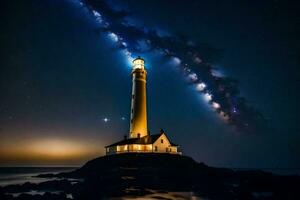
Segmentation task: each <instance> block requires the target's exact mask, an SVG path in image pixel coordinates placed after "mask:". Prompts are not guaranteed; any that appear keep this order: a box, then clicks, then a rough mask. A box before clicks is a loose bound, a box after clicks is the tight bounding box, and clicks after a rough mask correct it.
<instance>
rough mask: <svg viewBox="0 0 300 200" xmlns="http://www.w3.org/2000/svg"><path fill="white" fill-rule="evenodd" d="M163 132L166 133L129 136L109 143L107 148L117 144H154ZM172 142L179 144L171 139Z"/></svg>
mask: <svg viewBox="0 0 300 200" xmlns="http://www.w3.org/2000/svg"><path fill="white" fill-rule="evenodd" d="M162 134H164V133H159V134H155V135H147V136H144V137H140V138H128V139H124V140H121V141H119V142H116V143H113V144H111V145H108V146H106V147H105V148H107V147H112V146H117V145H126V144H153V143H154V142H155V141H156V140H157V139H158V138H159V137H160V136H161V135H162ZM168 139H169V138H168ZM169 141H170V140H169ZM170 144H171V145H172V146H178V145H176V144H174V143H172V142H171V141H170Z"/></svg>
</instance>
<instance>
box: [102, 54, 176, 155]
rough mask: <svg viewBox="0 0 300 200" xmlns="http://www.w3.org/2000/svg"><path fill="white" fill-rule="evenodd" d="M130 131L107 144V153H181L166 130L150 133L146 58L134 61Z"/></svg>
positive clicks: (138, 58)
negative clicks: (119, 139) (114, 141)
mask: <svg viewBox="0 0 300 200" xmlns="http://www.w3.org/2000/svg"><path fill="white" fill-rule="evenodd" d="M131 75H132V91H131V111H130V131H129V137H127V135H126V136H125V138H124V139H123V140H121V141H118V142H116V143H113V144H111V145H108V146H105V151H106V155H113V154H121V153H168V154H177V155H181V152H180V151H179V146H178V145H177V144H174V143H173V142H171V140H170V139H169V138H168V136H167V134H166V133H165V132H164V130H162V129H161V130H160V132H159V133H158V134H154V135H150V134H149V132H148V128H147V95H146V79H147V71H146V69H145V60H144V59H143V58H141V57H137V58H136V59H134V60H133V61H132V71H131Z"/></svg>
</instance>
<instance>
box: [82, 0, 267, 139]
mask: <svg viewBox="0 0 300 200" xmlns="http://www.w3.org/2000/svg"><path fill="white" fill-rule="evenodd" d="M79 3H80V4H81V6H82V7H83V8H84V9H87V11H88V12H89V13H90V15H92V16H93V17H94V20H95V22H96V23H97V26H98V28H97V30H96V32H97V33H104V34H106V35H107V36H108V37H109V38H110V39H111V41H112V42H113V43H114V44H115V46H116V47H117V49H119V50H121V51H122V52H123V53H124V54H125V55H126V56H127V58H128V60H129V61H132V59H133V57H134V56H136V55H140V54H143V53H147V52H151V53H155V54H157V55H159V56H160V58H161V60H162V61H170V65H173V66H174V65H175V66H176V67H177V68H178V69H180V72H181V73H182V75H183V76H185V77H186V80H187V82H188V83H189V84H192V85H194V86H195V89H196V91H197V92H199V93H200V94H201V95H202V96H203V98H204V100H205V101H207V105H209V106H211V108H212V109H213V110H214V111H215V112H216V113H217V114H218V115H219V116H220V118H221V119H222V120H223V121H224V122H226V123H228V124H230V125H232V126H233V127H235V128H236V129H237V130H238V131H239V132H240V133H255V132H257V131H258V130H261V129H265V128H266V124H267V123H266V122H267V121H266V119H265V118H264V117H263V115H262V114H261V113H260V112H259V111H258V110H256V109H255V108H254V107H252V106H251V105H249V103H248V102H247V100H246V99H245V98H243V97H241V96H240V91H239V88H238V81H237V80H235V79H233V78H230V77H225V76H223V75H222V74H220V73H219V72H218V71H217V70H216V69H214V68H213V65H212V63H215V62H216V60H217V59H218V58H219V56H220V54H221V51H220V50H218V49H216V48H214V47H212V46H210V45H207V44H205V45H204V44H196V43H195V42H193V41H192V40H190V39H189V38H188V37H186V36H183V35H179V34H172V33H170V34H161V33H162V31H161V30H159V29H157V28H150V27H146V26H140V25H138V23H136V22H135V21H134V20H133V18H132V17H131V14H130V11H128V10H116V9H114V8H112V7H111V6H110V5H109V4H108V3H106V2H105V1H102V0H101V1H98V0H85V1H80V2H79ZM171 69H172V68H171V67H170V70H171Z"/></svg>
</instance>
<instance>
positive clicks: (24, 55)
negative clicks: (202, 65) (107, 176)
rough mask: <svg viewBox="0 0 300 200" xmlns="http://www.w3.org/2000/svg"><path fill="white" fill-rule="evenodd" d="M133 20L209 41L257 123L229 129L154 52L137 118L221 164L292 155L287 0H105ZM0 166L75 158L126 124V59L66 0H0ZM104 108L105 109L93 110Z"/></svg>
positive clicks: (299, 139) (283, 159)
mask: <svg viewBox="0 0 300 200" xmlns="http://www.w3.org/2000/svg"><path fill="white" fill-rule="evenodd" d="M109 3H110V5H111V6H112V7H116V8H120V7H121V8H126V9H130V12H131V14H132V15H133V17H134V18H136V19H139V22H140V23H143V24H145V25H147V26H151V27H155V28H157V29H158V30H165V31H166V33H170V32H172V33H182V34H184V35H185V36H187V37H188V38H190V39H191V40H193V41H195V42H196V43H205V44H208V45H210V46H211V47H214V48H216V49H220V52H221V53H220V56H218V58H215V59H214V66H215V67H216V68H217V69H218V70H219V73H221V74H222V75H223V76H229V77H234V78H235V79H236V80H238V86H239V89H240V92H241V95H242V96H243V97H245V98H247V100H248V102H249V103H250V104H251V105H252V106H253V107H255V108H257V109H258V110H259V111H260V112H261V113H262V114H263V115H264V116H265V118H266V119H267V121H268V122H267V123H268V124H269V125H268V129H264V130H257V131H255V132H254V133H243V132H242V131H237V130H235V129H234V128H233V127H232V126H230V125H228V124H227V123H225V122H224V121H222V120H220V118H219V117H218V116H217V115H216V113H215V112H214V111H213V110H212V109H211V108H210V107H209V106H208V105H207V103H206V102H204V101H203V99H202V98H201V97H200V96H199V94H198V93H197V92H196V91H195V88H194V87H193V86H192V85H191V84H188V83H187V81H186V80H185V78H184V77H183V76H182V73H181V72H180V71H179V70H178V69H177V68H176V67H174V66H172V65H171V64H170V63H168V62H162V61H161V60H160V59H158V58H157V57H156V56H155V55H153V54H151V53H148V54H145V55H141V56H143V57H144V58H145V60H146V67H147V71H148V82H147V95H148V96H147V98H148V99H147V100H148V105H147V106H148V126H149V129H150V132H151V133H152V134H155V133H158V132H159V130H160V129H161V128H163V129H164V130H165V132H166V133H167V135H168V136H169V137H170V139H171V140H172V141H173V142H175V143H178V144H179V145H180V146H181V148H182V151H183V153H184V154H186V155H189V156H191V157H193V158H194V159H195V160H197V161H199V162H205V163H206V164H208V165H212V166H222V167H257V168H299V167H300V159H299V155H300V125H299V122H298V121H299V113H300V109H299V101H300V95H299V92H298V91H299V89H300V88H299V87H300V83H299V81H300V71H299V63H300V62H299V58H300V55H299V54H300V42H299V35H300V30H299V27H300V24H299V22H300V17H299V15H297V9H299V8H297V7H299V6H297V5H293V4H292V3H288V2H286V1H280V0H279V1H275V0H273V1H271V0H267V1H263V2H262V1H251V2H250V1H247V2H239V1H229V2H228V1H227V2H226V3H225V2H219V1H214V0H213V1H198V0H188V1H179V0H175V1H168V0H160V1H158V0H157V1H150V0H149V1H136V0H126V1H117V0H111V1H109ZM1 9H2V11H1V15H2V16H1V24H2V28H1V35H0V41H1V52H2V56H1V57H2V58H1V65H0V66H1V68H0V89H1V93H0V138H1V139H0V166H33V165H34V166H36V165H39V166H40V165H47V166H48V165H55V166H57V165H81V164H83V163H84V162H86V161H87V160H88V159H91V158H94V157H97V156H101V155H103V154H104V146H105V145H108V144H110V143H113V142H115V141H118V140H120V139H122V138H123V136H124V135H125V134H127V133H128V131H129V120H128V119H129V117H130V116H129V114H130V94H131V76H130V72H131V68H130V62H128V60H127V59H126V58H125V57H124V56H123V55H122V54H121V53H120V51H118V50H117V49H116V48H114V46H113V45H112V42H111V40H109V38H107V37H105V36H104V35H103V34H101V33H99V32H98V31H97V25H96V23H95V19H94V18H93V17H92V16H91V15H89V14H88V13H87V12H86V10H85V9H83V8H82V6H81V5H80V4H79V2H78V1H76V0H45V1H38V0H28V1H4V3H3V6H1ZM104 119H107V120H104Z"/></svg>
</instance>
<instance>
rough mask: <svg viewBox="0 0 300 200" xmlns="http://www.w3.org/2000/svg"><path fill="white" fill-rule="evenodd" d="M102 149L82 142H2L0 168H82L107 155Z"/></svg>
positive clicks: (59, 140) (85, 141) (9, 140)
mask: <svg viewBox="0 0 300 200" xmlns="http://www.w3.org/2000/svg"><path fill="white" fill-rule="evenodd" d="M103 146H104V144H102V142H101V144H99V143H98V144H97V143H96V144H95V142H94V143H92V142H91V141H88V140H83V139H79V138H77V139H74V138H40V139H38V138H33V139H32V138H26V139H24V138H23V139H20V138H14V139H12V138H9V139H4V140H2V141H0V166H2V165H7V164H8V165H9V164H11V165H22V164H25V165H27V164H38V165H39V164H45V165H81V164H83V163H85V162H86V161H88V160H89V159H92V158H95V157H98V156H102V155H104V149H103Z"/></svg>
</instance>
